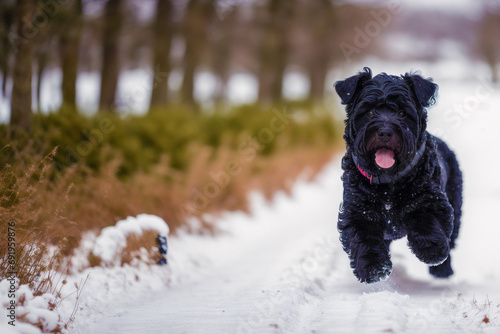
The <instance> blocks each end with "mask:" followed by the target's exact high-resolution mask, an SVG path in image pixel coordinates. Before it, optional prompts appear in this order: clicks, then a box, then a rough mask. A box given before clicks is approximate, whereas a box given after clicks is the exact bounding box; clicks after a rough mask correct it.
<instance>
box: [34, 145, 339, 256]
mask: <svg viewBox="0 0 500 334" xmlns="http://www.w3.org/2000/svg"><path fill="white" fill-rule="evenodd" d="M196 152H197V153H196V155H195V156H194V161H193V163H192V164H191V165H190V166H189V168H188V170H187V171H184V172H180V171H176V170H173V169H171V168H169V167H168V161H167V158H163V159H161V162H160V163H159V164H158V165H157V166H156V167H155V168H154V170H152V171H150V172H149V173H147V174H146V173H136V175H134V176H133V177H132V178H131V179H129V180H127V181H126V182H123V181H122V180H119V179H117V178H116V177H115V176H114V170H113V166H110V167H109V168H107V169H106V172H105V173H104V174H103V175H100V176H86V177H85V182H84V183H80V182H79V181H78V179H77V178H76V176H75V175H78V171H77V170H73V171H70V173H72V174H69V173H68V175H65V176H64V180H63V181H61V183H60V184H59V188H60V191H62V190H63V189H67V188H68V187H69V186H70V185H71V184H72V182H75V186H74V187H72V188H71V191H70V192H69V193H68V195H67V200H66V204H65V206H64V208H63V210H62V215H61V219H59V220H58V222H57V224H54V225H53V226H52V229H53V232H54V235H56V236H57V237H55V238H54V241H60V240H65V248H64V250H65V252H66V253H68V252H69V251H70V250H71V247H74V246H76V245H77V242H75V240H79V238H80V236H81V234H82V233H83V232H84V231H88V230H94V231H96V232H98V231H99V230H100V229H102V228H104V227H106V226H109V225H113V224H114V223H116V222H117V221H118V220H120V219H124V218H126V217H127V216H136V215H138V214H140V213H148V214H154V215H157V216H160V217H162V218H163V219H164V220H165V221H166V222H167V224H168V225H169V227H170V228H171V230H172V231H173V232H174V233H175V230H176V229H177V228H178V227H180V226H183V225H185V223H186V218H187V215H186V210H184V208H185V207H186V205H187V206H192V203H193V199H195V198H196V196H195V195H196V194H197V193H199V192H203V190H204V188H205V187H206V186H207V185H208V184H212V185H213V183H214V181H213V179H212V178H211V176H210V173H211V172H214V173H217V172H220V171H223V170H224V169H225V168H226V165H227V163H228V162H229V161H231V160H233V161H234V160H237V161H239V162H240V168H241V172H240V173H239V174H238V175H234V176H231V177H230V180H229V183H228V185H227V186H225V187H219V189H220V190H219V192H218V193H217V195H216V196H214V197H213V198H208V202H207V205H206V207H204V208H203V209H201V210H191V211H189V210H187V214H191V215H193V216H196V217H198V218H200V219H201V220H202V223H203V224H204V225H203V226H204V228H205V229H206V231H208V232H213V228H214V227H213V226H211V225H210V224H208V223H206V222H204V221H203V219H202V218H203V215H204V214H205V213H211V214H214V213H217V212H220V211H224V210H229V211H234V210H244V211H246V210H248V202H247V196H248V193H249V192H250V191H251V190H259V191H262V192H263V193H264V194H265V195H266V197H268V198H270V197H271V196H272V194H274V193H275V192H276V191H278V190H285V191H289V190H290V188H291V186H292V185H293V184H294V181H295V180H296V178H297V177H298V176H299V175H301V174H302V173H307V175H308V177H309V178H313V177H314V176H315V175H316V174H317V173H318V171H320V170H321V168H322V167H323V166H324V165H325V164H326V163H327V162H328V161H330V160H331V158H332V155H333V153H334V152H335V149H334V148H331V147H329V148H315V149H311V148H308V147H303V148H299V149H294V150H291V151H284V152H278V153H276V154H274V155H271V156H264V157H261V156H258V157H256V158H255V159H254V160H252V161H250V162H247V161H245V160H243V159H241V157H240V156H238V154H236V153H234V152H231V151H229V150H227V149H219V150H218V152H216V153H214V152H213V149H211V148H208V147H198V148H197V149H196ZM113 165H114V166H117V165H118V163H117V162H116V163H113ZM74 177H75V178H74ZM40 196H41V197H43V198H44V205H45V207H47V206H48V207H57V206H58V205H59V203H60V201H61V199H60V197H61V193H60V192H58V191H53V190H50V189H47V191H46V192H45V193H43V194H42V193H41V194H40Z"/></svg>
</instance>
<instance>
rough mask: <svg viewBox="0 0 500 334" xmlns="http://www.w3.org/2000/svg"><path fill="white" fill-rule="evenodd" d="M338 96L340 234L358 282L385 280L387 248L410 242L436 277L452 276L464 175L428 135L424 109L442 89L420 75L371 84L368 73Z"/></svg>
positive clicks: (341, 87) (341, 84) (340, 88)
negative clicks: (384, 163) (383, 161)
mask: <svg viewBox="0 0 500 334" xmlns="http://www.w3.org/2000/svg"><path fill="white" fill-rule="evenodd" d="M335 89H336V91H337V93H338V95H339V96H340V98H341V101H342V104H344V105H346V112H347V120H346V127H345V133H344V139H345V141H346V146H347V152H346V154H345V156H344V158H343V159H342V169H343V170H344V174H343V176H342V181H343V184H344V199H343V204H342V205H341V208H340V213H339V221H338V230H339V232H340V241H341V243H342V246H343V248H344V250H345V251H346V253H347V254H348V255H349V258H350V260H351V267H352V268H353V269H354V275H356V277H357V278H358V279H359V281H361V282H366V283H373V282H377V281H379V280H383V279H385V278H387V276H388V275H389V274H390V273H391V270H392V262H391V259H390V252H389V245H390V243H391V241H392V240H395V239H399V238H402V237H404V236H405V235H407V238H408V246H409V247H410V249H411V250H412V252H413V253H414V254H415V255H416V257H417V258H418V259H419V260H420V261H422V262H425V263H426V264H428V265H429V272H430V273H431V274H432V275H433V276H435V277H441V278H445V277H448V276H450V275H452V274H453V270H452V268H451V259H450V250H451V249H452V248H454V247H455V240H456V238H457V236H458V231H459V227H460V216H461V207H462V173H461V171H460V169H459V166H458V162H457V160H456V158H455V154H454V153H453V152H452V151H451V150H450V149H449V148H448V146H447V145H446V144H445V143H444V142H443V141H442V140H440V139H438V138H436V137H434V136H432V135H431V134H429V133H428V132H427V131H426V126H427V111H426V109H425V108H427V107H429V106H430V105H432V104H433V103H434V102H435V96H436V94H437V89H438V86H437V85H436V84H434V83H433V82H432V80H431V79H424V78H422V77H421V76H420V75H417V74H409V73H406V74H405V75H401V76H393V75H387V74H385V73H382V74H379V75H377V76H375V77H372V72H371V70H370V69H369V68H367V67H365V68H364V70H363V71H362V72H360V73H358V74H357V75H355V76H352V77H350V78H347V79H345V80H343V81H338V82H336V83H335ZM380 149H385V150H386V152H387V150H390V151H392V152H394V159H393V161H394V162H393V165H392V166H391V167H389V168H388V167H385V168H382V167H379V166H378V164H377V163H376V162H375V153H376V152H377V150H380Z"/></svg>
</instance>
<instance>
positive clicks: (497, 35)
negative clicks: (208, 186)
mask: <svg viewBox="0 0 500 334" xmlns="http://www.w3.org/2000/svg"><path fill="white" fill-rule="evenodd" d="M499 41H500V11H496V10H493V9H492V8H489V9H488V10H486V11H485V13H484V16H483V19H482V21H481V23H480V25H479V27H478V39H477V43H478V45H477V48H478V52H479V54H480V56H481V57H482V58H483V59H484V60H485V61H486V63H487V64H488V66H489V68H490V71H491V81H492V82H494V83H497V82H498V62H499V60H500V44H499Z"/></svg>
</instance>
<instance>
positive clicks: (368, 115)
mask: <svg viewBox="0 0 500 334" xmlns="http://www.w3.org/2000/svg"><path fill="white" fill-rule="evenodd" d="M365 115H366V117H368V118H372V117H373V111H368V112H367V113H366V114H365Z"/></svg>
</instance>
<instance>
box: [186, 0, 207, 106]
mask: <svg viewBox="0 0 500 334" xmlns="http://www.w3.org/2000/svg"><path fill="white" fill-rule="evenodd" d="M214 5H215V2H214V0H190V1H189V4H188V7H187V10H186V16H185V22H184V40H185V42H186V51H185V53H184V77H183V81H182V87H181V98H182V101H183V102H184V103H186V104H188V105H192V106H195V107H196V106H197V104H196V102H195V99H194V80H195V75H196V69H197V68H198V66H199V64H200V62H201V56H202V53H203V52H204V51H205V48H206V45H207V37H208V34H207V30H208V28H209V27H208V25H209V24H210V22H211V20H212V19H213V16H214V14H215V7H214Z"/></svg>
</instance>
